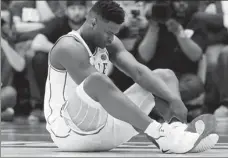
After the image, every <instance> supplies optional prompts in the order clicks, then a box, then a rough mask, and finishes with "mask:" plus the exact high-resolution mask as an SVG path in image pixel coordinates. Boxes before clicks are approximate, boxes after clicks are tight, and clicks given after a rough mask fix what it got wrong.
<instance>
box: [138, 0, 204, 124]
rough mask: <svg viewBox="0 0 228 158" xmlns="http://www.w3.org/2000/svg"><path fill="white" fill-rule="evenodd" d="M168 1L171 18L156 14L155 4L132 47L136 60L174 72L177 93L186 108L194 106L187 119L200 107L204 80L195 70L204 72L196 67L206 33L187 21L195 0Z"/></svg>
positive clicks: (200, 57)
mask: <svg viewBox="0 0 228 158" xmlns="http://www.w3.org/2000/svg"><path fill="white" fill-rule="evenodd" d="M158 3H162V2H158ZM158 3H156V4H158ZM163 3H164V2H163ZM165 3H166V2H165ZM167 3H168V2H167ZM169 5H171V7H172V8H173V12H172V14H171V15H172V16H171V18H170V17H162V16H161V17H160V15H159V14H160V13H159V12H158V13H156V12H155V10H156V9H154V6H155V4H154V5H153V9H152V10H149V13H148V18H149V27H148V30H147V32H146V34H145V36H144V38H143V39H142V40H140V41H139V42H138V45H136V47H135V48H136V51H138V55H137V58H138V60H140V61H141V62H143V63H145V64H147V66H148V67H149V68H150V69H152V70H154V69H157V68H168V69H171V70H172V71H173V72H174V73H175V74H176V76H177V77H178V79H179V82H180V83H179V88H180V93H181V94H180V96H181V98H182V100H183V101H184V103H185V104H187V108H188V109H189V110H191V109H195V108H196V107H197V109H198V110H197V113H196V112H194V115H195V116H193V114H191V113H189V114H191V116H189V121H190V120H191V119H193V118H194V117H196V116H197V115H199V114H200V111H201V110H199V109H201V108H202V100H203V98H202V96H203V93H204V83H203V77H202V76H201V75H199V74H204V73H202V71H199V70H200V69H199V65H200V63H201V61H202V60H203V59H204V58H203V52H204V49H205V46H206V43H205V42H206V41H205V39H207V36H206V33H205V31H204V30H202V29H201V28H200V27H193V25H192V22H191V18H192V16H193V14H194V13H195V12H196V11H197V9H198V8H197V5H198V3H197V2H196V1H193V2H192V1H174V2H170V4H169ZM158 11H161V10H159V9H158ZM202 65H203V64H202ZM204 72H205V70H204ZM197 98H201V99H197ZM195 100H197V101H198V102H196V101H195Z"/></svg>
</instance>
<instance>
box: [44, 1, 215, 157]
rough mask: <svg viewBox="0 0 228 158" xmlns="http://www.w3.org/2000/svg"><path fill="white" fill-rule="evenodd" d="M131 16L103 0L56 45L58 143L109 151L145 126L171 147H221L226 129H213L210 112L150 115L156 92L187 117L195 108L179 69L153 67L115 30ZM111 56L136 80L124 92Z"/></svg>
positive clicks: (53, 88)
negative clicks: (188, 104) (188, 103)
mask: <svg viewBox="0 0 228 158" xmlns="http://www.w3.org/2000/svg"><path fill="white" fill-rule="evenodd" d="M123 22H124V11H123V9H122V8H121V7H120V6H119V4H118V3H116V2H114V1H112V0H102V1H98V2H97V3H95V4H94V6H93V7H92V8H91V10H90V11H89V14H88V16H87V20H86V22H85V23H84V24H83V25H82V26H81V28H80V29H79V30H77V31H75V30H74V31H72V32H70V33H69V34H67V35H65V36H62V37H61V38H60V39H59V40H58V41H57V42H56V43H55V45H54V46H53V48H52V50H51V51H50V53H49V68H48V77H47V82H46V92H45V103H44V104H45V105H44V111H45V118H46V121H47V130H48V131H49V132H50V135H51V137H52V139H53V141H54V143H55V144H56V145H57V146H58V147H59V148H60V149H61V150H63V151H107V150H111V149H113V148H115V147H117V146H119V145H121V144H123V143H124V142H127V141H128V140H129V139H131V138H132V137H133V136H135V135H137V134H138V133H139V132H144V133H145V134H146V135H148V137H149V138H151V139H153V140H155V144H156V145H157V146H158V147H159V149H160V150H161V151H162V152H165V153H186V152H189V151H191V152H199V151H205V150H207V149H210V148H211V147H213V146H214V145H215V143H216V142H217V141H218V135H217V134H210V133H212V132H213V131H212V130H214V128H213V126H212V125H211V124H212V123H213V121H214V120H213V117H212V116H210V115H205V116H204V117H201V119H202V120H195V121H194V122H193V123H191V124H190V125H189V126H187V125H186V124H184V123H181V122H173V123H170V124H168V123H162V124H160V123H158V122H156V121H155V120H152V119H151V118H150V117H148V114H149V112H150V111H151V110H152V108H153V107H154V106H155V101H154V97H153V95H152V94H154V95H156V96H158V97H160V98H162V99H164V100H165V101H167V103H168V104H167V106H168V105H169V109H170V111H169V112H168V113H169V114H170V115H173V116H175V117H177V118H179V119H180V120H183V122H184V121H185V120H186V113H187V111H186V108H185V107H184V104H183V103H182V101H181V99H180V96H179V92H178V89H177V86H176V85H178V83H176V82H177V80H176V78H174V77H173V76H174V75H173V73H172V72H171V71H169V70H155V71H150V70H149V69H148V68H147V67H146V66H144V65H142V64H140V63H138V62H137V61H136V60H135V58H134V57H133V56H132V55H131V54H130V53H129V52H127V51H126V49H125V48H124V46H123V44H122V43H121V41H120V40H119V39H118V38H117V37H116V36H115V34H116V33H117V32H118V31H119V29H120V25H121V24H122V23H123ZM109 60H110V61H111V62H112V63H113V64H114V65H115V66H117V67H118V68H119V69H121V70H122V71H123V72H125V73H126V74H127V75H128V76H130V77H132V78H133V79H134V81H135V82H136V84H134V85H133V86H132V87H130V88H129V89H128V90H127V91H126V92H124V93H122V92H121V91H120V90H119V89H118V88H117V87H116V86H115V85H114V84H113V82H112V81H111V80H110V79H109V78H108V77H107V76H106V75H105V74H106V73H107V71H108V65H109ZM169 76H172V77H171V78H169ZM165 81H167V83H165ZM171 81H172V82H174V83H175V84H174V83H173V85H170V86H169V83H171ZM170 87H173V89H171V88H170ZM156 106H158V108H159V105H156ZM207 120H208V121H207ZM167 121H169V120H167ZM209 121H211V122H210V123H209ZM209 134H210V135H209ZM208 135H209V136H208Z"/></svg>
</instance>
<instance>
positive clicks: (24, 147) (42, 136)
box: [1, 118, 228, 157]
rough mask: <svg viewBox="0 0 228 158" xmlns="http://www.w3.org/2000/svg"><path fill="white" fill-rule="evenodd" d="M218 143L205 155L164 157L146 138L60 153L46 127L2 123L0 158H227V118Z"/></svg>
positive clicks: (222, 122) (137, 137) (221, 123)
mask: <svg viewBox="0 0 228 158" xmlns="http://www.w3.org/2000/svg"><path fill="white" fill-rule="evenodd" d="M217 129H218V133H219V135H220V140H219V143H218V144H216V146H215V147H214V148H213V149H211V150H209V151H206V152H203V153H191V154H179V155H174V154H162V153H161V152H160V151H159V150H158V149H157V148H156V147H155V146H154V145H153V144H152V143H151V142H149V141H148V140H147V139H146V138H145V136H144V135H138V136H136V137H134V138H132V139H131V140H130V141H129V142H127V143H125V144H123V145H121V146H119V147H118V148H116V149H113V150H112V151H109V152H93V153H85V152H61V151H59V150H58V148H56V146H55V145H54V144H53V143H52V141H51V139H50V136H49V134H48V133H47V131H46V129H45V124H40V123H38V124H29V123H27V122H26V121H25V122H22V123H18V122H16V123H15V122H13V123H4V122H2V123H1V157H8V156H9V157H109V156H110V157H228V118H225V119H219V120H218V128H217Z"/></svg>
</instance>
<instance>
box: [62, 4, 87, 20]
mask: <svg viewBox="0 0 228 158" xmlns="http://www.w3.org/2000/svg"><path fill="white" fill-rule="evenodd" d="M66 5H67V10H66V15H67V17H68V19H69V20H70V21H71V22H73V23H74V24H80V23H82V22H84V21H85V17H86V14H87V3H86V1H82V0H81V1H76V0H68V1H67V2H66Z"/></svg>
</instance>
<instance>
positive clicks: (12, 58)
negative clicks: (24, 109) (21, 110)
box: [1, 38, 25, 121]
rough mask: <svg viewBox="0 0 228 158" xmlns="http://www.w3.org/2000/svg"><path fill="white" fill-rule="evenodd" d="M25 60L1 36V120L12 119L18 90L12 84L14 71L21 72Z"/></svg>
mask: <svg viewBox="0 0 228 158" xmlns="http://www.w3.org/2000/svg"><path fill="white" fill-rule="evenodd" d="M24 67H25V60H24V58H23V57H21V56H20V55H19V54H18V53H17V52H16V51H15V50H14V49H13V48H12V47H11V46H10V44H9V43H8V41H6V40H5V39H3V38H1V81H2V83H1V110H2V113H1V120H2V121H12V119H13V115H14V110H13V107H14V106H15V105H16V100H17V92H16V90H15V88H14V87H13V85H12V81H13V77H14V71H18V72H21V71H22V70H23V69H24Z"/></svg>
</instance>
